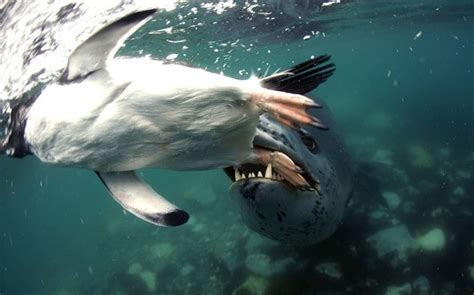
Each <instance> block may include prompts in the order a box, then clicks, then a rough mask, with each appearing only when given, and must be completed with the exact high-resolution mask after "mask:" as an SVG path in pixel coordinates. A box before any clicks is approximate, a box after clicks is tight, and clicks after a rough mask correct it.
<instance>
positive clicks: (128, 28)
mask: <svg viewBox="0 0 474 295" xmlns="http://www.w3.org/2000/svg"><path fill="white" fill-rule="evenodd" d="M156 11H157V10H156V9H150V10H143V11H138V12H134V13H131V14H129V15H126V16H125V17H122V18H120V19H119V20H117V21H115V22H112V23H110V24H108V25H106V26H105V27H103V28H102V29H100V30H99V31H97V32H96V33H94V34H93V35H92V36H91V37H89V38H88V39H87V40H86V41H85V42H84V43H82V44H81V45H79V47H77V48H76V49H75V50H74V51H73V52H72V54H71V56H70V57H69V60H68V64H67V67H66V70H65V71H64V73H63V75H62V77H61V79H60V80H61V81H62V82H70V81H73V80H75V79H80V78H82V77H85V76H87V75H89V74H90V73H92V72H95V71H97V70H100V69H103V68H104V67H105V65H106V63H107V60H108V59H111V58H113V57H114V55H115V54H116V53H117V51H118V50H119V48H120V46H122V43H123V42H125V40H126V39H127V38H128V37H129V36H130V35H132V34H133V33H134V32H135V31H136V30H138V29H139V28H140V27H141V26H143V25H144V24H145V23H146V22H147V21H148V20H150V18H151V17H152V16H153V14H154V13H156Z"/></svg>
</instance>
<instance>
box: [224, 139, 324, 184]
mask: <svg viewBox="0 0 474 295" xmlns="http://www.w3.org/2000/svg"><path fill="white" fill-rule="evenodd" d="M254 149H255V151H256V154H257V155H258V158H257V161H256V163H243V164H240V165H239V166H234V167H227V168H225V169H224V171H225V173H226V174H227V176H228V177H229V178H230V179H231V180H232V181H233V182H239V181H252V180H254V179H260V180H261V179H266V180H270V181H276V182H281V183H285V184H287V185H290V186H292V187H295V188H298V189H300V190H317V191H318V190H319V180H318V179H317V178H316V177H314V176H312V175H311V174H310V173H309V171H308V169H307V168H306V166H305V165H304V164H302V163H299V162H298V161H296V160H293V159H292V158H291V157H290V156H288V155H287V154H285V153H283V152H280V151H275V150H271V149H268V148H264V147H258V146H254Z"/></svg>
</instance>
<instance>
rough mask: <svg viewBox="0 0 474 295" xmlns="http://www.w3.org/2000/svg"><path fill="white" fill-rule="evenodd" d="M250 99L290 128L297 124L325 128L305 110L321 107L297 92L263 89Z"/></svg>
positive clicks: (295, 126)
mask: <svg viewBox="0 0 474 295" xmlns="http://www.w3.org/2000/svg"><path fill="white" fill-rule="evenodd" d="M251 99H252V101H253V102H254V103H255V104H256V105H257V106H258V107H259V108H260V109H262V110H263V111H264V112H268V113H269V114H270V115H272V116H273V117H274V118H275V119H276V120H278V121H279V122H280V123H282V124H284V125H286V126H289V127H291V128H297V126H298V124H306V125H311V126H313V127H316V128H319V129H327V127H326V126H325V125H323V124H322V123H321V121H320V120H319V119H318V118H316V117H314V116H311V115H310V114H308V113H307V112H306V110H307V109H308V108H321V106H320V105H319V104H317V103H315V102H314V101H313V100H311V99H309V98H307V97H305V96H303V95H299V94H292V93H286V92H282V91H275V90H269V89H263V90H260V91H258V92H256V93H253V94H252V96H251Z"/></svg>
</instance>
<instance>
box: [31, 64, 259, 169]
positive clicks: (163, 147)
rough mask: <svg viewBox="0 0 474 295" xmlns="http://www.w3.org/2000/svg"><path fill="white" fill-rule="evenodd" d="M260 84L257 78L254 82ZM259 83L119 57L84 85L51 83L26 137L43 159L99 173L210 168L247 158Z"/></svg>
mask: <svg viewBox="0 0 474 295" xmlns="http://www.w3.org/2000/svg"><path fill="white" fill-rule="evenodd" d="M257 85H258V84H257ZM257 85H255V83H250V82H248V81H239V80H235V79H231V78H227V77H224V76H221V75H217V74H212V73H208V72H205V71H202V70H199V69H193V68H188V67H183V66H179V65H163V64H162V63H161V62H159V61H153V60H149V59H133V60H129V59H115V60H113V62H112V64H110V66H108V67H107V72H106V71H99V72H96V73H93V74H91V75H90V76H89V77H87V78H86V79H85V80H83V81H82V82H79V83H71V84H67V85H53V86H51V87H49V88H48V89H46V90H45V92H44V93H43V94H42V95H41V96H40V97H39V98H38V100H37V101H36V102H35V103H34V105H33V107H32V109H31V110H30V112H29V117H28V121H27V125H26V128H25V138H26V140H27V142H28V143H29V144H30V147H31V149H32V151H33V153H34V154H35V155H36V156H38V157H39V158H40V159H41V160H42V161H44V162H48V163H52V164H59V165H67V166H78V167H84V168H89V169H93V170H98V171H124V170H134V169H139V168H145V167H160V168H172V169H206V168H210V167H212V168H215V167H217V166H229V165H232V164H233V163H238V162H241V161H242V160H245V159H246V158H247V157H249V155H250V153H251V146H252V145H251V143H252V139H253V136H254V135H255V131H256V124H257V122H258V116H259V114H260V111H259V110H258V109H257V108H256V107H255V106H254V105H252V104H250V103H248V101H247V99H248V94H247V93H246V89H247V88H248V89H250V88H251V87H258V86H257Z"/></svg>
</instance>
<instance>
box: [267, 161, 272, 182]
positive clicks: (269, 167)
mask: <svg viewBox="0 0 474 295" xmlns="http://www.w3.org/2000/svg"><path fill="white" fill-rule="evenodd" d="M265 178H272V164H271V163H268V165H267V169H265Z"/></svg>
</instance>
